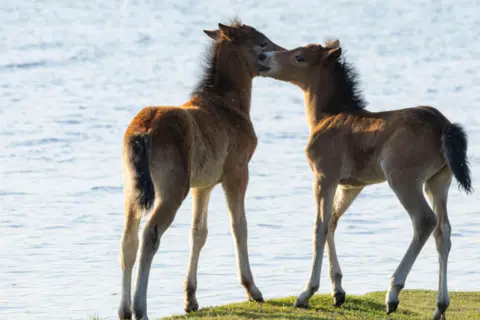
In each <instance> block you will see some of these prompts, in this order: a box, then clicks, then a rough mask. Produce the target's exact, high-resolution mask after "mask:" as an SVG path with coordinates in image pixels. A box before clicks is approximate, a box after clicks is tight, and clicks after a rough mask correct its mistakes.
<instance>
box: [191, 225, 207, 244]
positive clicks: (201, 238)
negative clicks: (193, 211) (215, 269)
mask: <svg viewBox="0 0 480 320" xmlns="http://www.w3.org/2000/svg"><path fill="white" fill-rule="evenodd" d="M207 236H208V229H207V228H206V227H193V228H192V237H193V240H194V244H195V245H197V246H200V247H203V246H204V245H205V242H207Z"/></svg>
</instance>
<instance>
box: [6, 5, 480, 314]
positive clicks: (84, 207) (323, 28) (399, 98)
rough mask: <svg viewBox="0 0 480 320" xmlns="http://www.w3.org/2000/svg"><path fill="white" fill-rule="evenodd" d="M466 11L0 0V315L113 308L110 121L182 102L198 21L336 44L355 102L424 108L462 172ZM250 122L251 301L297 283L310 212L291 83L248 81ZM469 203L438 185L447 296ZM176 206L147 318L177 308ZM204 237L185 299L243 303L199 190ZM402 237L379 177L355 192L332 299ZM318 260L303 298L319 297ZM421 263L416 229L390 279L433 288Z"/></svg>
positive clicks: (115, 139)
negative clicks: (451, 141)
mask: <svg viewBox="0 0 480 320" xmlns="http://www.w3.org/2000/svg"><path fill="white" fill-rule="evenodd" d="M477 12H478V2H476V1H472V0H466V1H453V0H447V1H441V2H440V1H427V2H420V1H403V2H394V1H391V2H388V3H386V2H384V1H369V2H368V3H365V2H363V1H353V0H352V1H322V2H318V1H311V2H310V3H303V4H299V3H297V2H295V1H289V2H283V3H280V2H278V1H273V0H270V1H261V2H259V1H253V0H242V1H233V0H232V1H223V2H220V1H218V3H215V4H214V3H212V2H208V3H206V4H199V3H197V2H196V1H171V2H168V3H167V2H165V1H162V2H159V1H158V2H157V1H140V0H139V1H124V2H121V1H98V0H96V1H88V2H77V3H74V2H72V1H66V0H64V1H53V0H46V1H24V2H14V1H3V2H2V4H1V6H0V21H2V23H1V27H0V150H2V151H1V152H0V161H1V162H0V163H1V166H0V209H1V210H0V261H1V263H0V317H1V316H4V317H7V318H11V317H12V316H14V317H15V319H31V318H36V319H70V318H72V319H80V318H84V317H87V316H88V315H94V314H98V315H100V316H102V317H106V318H109V319H113V318H115V315H116V308H117V305H118V303H119V300H120V297H119V292H120V266H119V263H118V252H119V239H120V235H121V230H122V227H123V212H122V209H123V205H122V201H123V200H122V199H123V198H122V177H121V157H120V156H121V141H122V135H123V131H124V130H125V128H126V126H127V125H128V123H129V121H130V120H131V119H132V117H133V116H134V115H135V114H136V113H137V112H138V111H139V110H140V109H141V108H142V107H143V106H147V105H153V104H156V105H159V104H160V105H162V104H163V105H175V104H181V103H183V102H184V101H186V100H187V99H188V95H189V92H190V90H191V89H192V88H193V87H194V85H195V83H196V81H197V80H198V78H199V75H200V71H201V69H200V68H199V62H200V61H201V58H202V57H203V52H204V49H205V47H206V45H208V43H209V41H210V40H209V39H208V38H207V37H206V36H205V35H204V34H203V33H202V31H201V30H202V29H212V28H215V27H216V24H217V23H218V22H225V21H228V20H229V19H230V18H232V17H233V16H234V15H238V16H240V17H241V18H242V19H243V21H244V22H245V23H248V24H252V25H254V26H255V27H257V28H258V29H260V30H261V31H263V32H265V33H266V34H267V35H268V36H269V37H270V38H271V39H272V40H274V41H276V42H278V43H279V44H281V45H283V46H285V47H288V48H293V47H296V46H299V45H303V44H306V43H309V42H323V41H324V40H325V39H326V38H333V37H334V38H339V39H340V40H341V43H342V46H343V47H344V49H345V51H346V55H347V57H348V60H350V61H351V62H353V63H355V64H356V66H357V69H358V71H359V72H360V74H361V80H362V86H363V88H364V91H365V95H366V98H367V100H368V102H369V103H370V104H369V109H370V110H373V111H379V110H387V109H394V108H403V107H410V106H415V105H420V104H429V105H433V106H436V107H437V108H439V109H440V110H441V111H442V112H443V113H444V114H445V115H446V116H447V117H449V118H450V119H451V120H453V121H458V122H461V123H463V124H464V125H465V126H466V129H467V132H468V135H469V137H470V144H469V158H470V161H471V163H472V170H473V177H474V178H475V177H478V176H479V173H480V169H479V168H480V167H479V166H478V164H479V163H480V111H478V110H479V106H480V90H479V89H478V88H479V86H480V46H478V43H479V41H480V31H479V30H480V16H479V15H478V14H477ZM252 118H253V122H254V124H255V127H256V130H257V133H258V136H259V140H260V141H259V146H258V148H257V152H256V153H255V155H254V157H253V160H252V162H251V178H250V185H249V189H248V193H247V200H246V207H247V214H248V223H249V235H250V236H249V246H250V256H251V262H252V269H253V272H254V276H255V279H256V282H257V284H258V286H259V288H260V289H261V290H262V291H263V293H264V296H265V298H273V297H281V296H286V295H297V294H298V293H300V291H301V289H302V288H303V286H304V284H305V282H306V280H307V277H308V274H309V271H310V259H311V251H312V246H311V234H312V222H313V218H314V201H313V197H312V192H311V181H312V174H311V172H310V169H309V167H308V165H307V162H306V159H305V156H304V152H303V150H304V147H305V144H306V142H307V137H308V132H307V127H306V121H305V115H304V109H303V97H302V94H301V92H300V90H299V89H297V88H295V87H293V86H290V85H288V84H286V83H280V82H277V81H275V80H272V79H256V80H255V81H254V91H253V101H252ZM475 180H476V179H475ZM475 180H474V184H475V182H476V181H475ZM477 189H478V187H477ZM479 206H480V198H479V196H478V194H473V195H472V196H466V195H465V194H464V193H460V192H459V191H458V190H457V188H456V185H453V186H452V188H451V196H450V200H449V211H450V217H451V223H452V228H453V235H452V242H453V245H452V252H451V254H450V264H449V285H450V289H451V290H479V289H480V288H479V284H478V279H479V278H480V272H479V271H478V263H479V262H480V252H479V249H478V248H479V245H480V240H479V239H480V237H479V236H480V222H479V221H480V220H479V217H480V215H479V214H480V213H479V212H478V207H479ZM190 210H191V201H190V198H188V199H187V201H186V202H185V204H184V205H183V206H182V208H181V209H180V211H179V212H178V215H177V218H176V220H175V222H174V225H173V227H172V228H171V229H169V230H168V232H167V233H166V234H165V236H164V238H163V240H162V244H161V248H160V250H159V253H158V254H157V256H156V257H155V260H154V265H153V269H152V273H151V279H150V285H149V311H150V315H151V316H152V317H160V316H165V315H169V314H174V313H182V307H183V290H182V283H183V279H184V274H185V272H186V266H187V260H188V232H189V225H190V218H191V213H190ZM209 231H210V233H209V238H208V241H207V244H206V246H205V248H204V249H203V251H202V254H201V259H200V267H199V279H198V281H199V289H198V295H197V296H198V300H199V302H200V305H201V306H208V305H217V304H223V303H228V302H234V301H243V300H244V299H245V295H244V292H243V289H242V288H241V286H240V285H239V284H238V280H237V275H236V267H235V256H234V246H233V241H232V239H231V235H230V232H229V222H228V214H227V209H226V205H225V200H224V197H223V194H222V192H221V188H217V189H215V191H214V193H213V195H212V199H211V202H210V219H209ZM411 235H412V229H411V223H410V220H409V218H408V215H407V214H406V213H405V212H404V210H403V209H402V208H401V206H400V204H399V203H398V200H397V199H396V198H395V197H394V196H393V193H392V192H391V191H390V190H389V188H388V187H387V185H386V184H382V185H376V186H372V187H369V188H367V189H366V190H365V191H364V192H363V193H362V194H361V195H360V197H359V198H358V200H357V201H356V202H355V203H354V205H353V206H352V207H351V209H350V210H349V211H348V212H347V214H346V215H345V217H344V218H342V220H341V222H340V224H339V227H338V231H337V249H338V254H339V258H340V263H341V266H342V270H343V273H344V287H345V289H346V290H347V293H351V294H353V293H364V292H367V291H372V290H385V289H386V288H387V285H388V281H389V278H390V275H391V274H392V272H393V271H394V270H395V268H396V267H397V265H398V263H399V262H400V259H401V257H402V256H403V254H404V252H405V250H406V248H407V246H408V244H409V242H410V239H411ZM325 270H326V267H324V269H323V273H322V278H321V288H320V292H328V291H329V281H328V278H327V272H326V271H325ZM437 272H438V263H437V253H436V250H435V246H434V241H433V239H430V240H429V242H428V243H427V245H426V247H425V248H424V250H423V251H422V253H421V254H420V257H419V258H418V260H417V262H416V263H415V265H414V267H413V269H412V271H411V273H410V276H409V278H408V280H407V288H425V289H436V287H437V277H438V276H437ZM433 304H434V302H433V301H432V308H433ZM432 310H433V309H432Z"/></svg>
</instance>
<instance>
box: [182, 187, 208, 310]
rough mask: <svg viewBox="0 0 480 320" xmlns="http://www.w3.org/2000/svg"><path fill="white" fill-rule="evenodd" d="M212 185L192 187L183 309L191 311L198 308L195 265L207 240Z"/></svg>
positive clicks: (196, 265)
mask: <svg viewBox="0 0 480 320" xmlns="http://www.w3.org/2000/svg"><path fill="white" fill-rule="evenodd" d="M212 189H213V187H207V188H202V189H194V190H193V191H192V196H193V218H192V229H191V231H190V263H189V264H188V271H187V276H186V279H185V284H184V290H185V307H184V309H185V311H186V312H191V311H196V310H198V302H197V298H196V296H195V293H196V291H197V267H198V259H199V257H200V250H202V248H203V246H204V245H205V242H206V240H207V235H208V228H207V215H208V201H209V200H210V193H211V192H212Z"/></svg>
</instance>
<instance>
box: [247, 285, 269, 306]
mask: <svg viewBox="0 0 480 320" xmlns="http://www.w3.org/2000/svg"><path fill="white" fill-rule="evenodd" d="M247 295H248V301H251V302H260V303H262V302H265V300H263V295H262V293H261V292H260V290H259V289H258V288H257V287H256V286H254V285H253V286H251V287H250V289H249V290H247Z"/></svg>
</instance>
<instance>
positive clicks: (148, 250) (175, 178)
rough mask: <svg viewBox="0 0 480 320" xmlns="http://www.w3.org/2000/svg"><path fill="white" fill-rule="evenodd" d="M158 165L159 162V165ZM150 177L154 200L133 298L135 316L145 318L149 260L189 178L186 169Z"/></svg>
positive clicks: (155, 250) (171, 219)
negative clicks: (152, 184) (154, 195)
mask: <svg viewBox="0 0 480 320" xmlns="http://www.w3.org/2000/svg"><path fill="white" fill-rule="evenodd" d="M158 167H160V164H158ZM166 167H167V166H166V165H165V168H164V169H163V170H165V171H164V172H162V173H161V174H157V175H155V174H154V175H152V176H153V181H154V185H155V194H156V199H155V203H154V208H153V211H152V214H151V216H150V219H149V220H148V221H147V222H146V223H145V227H144V229H143V234H142V241H141V246H140V257H139V266H138V274H137V282H136V287H135V295H134V298H133V312H134V314H135V318H136V319H144V320H147V319H148V316H147V286H148V278H149V274H150V268H151V265H152V260H153V257H154V255H155V253H156V252H157V250H158V248H159V246H160V239H161V237H162V235H163V234H164V233H165V231H166V230H167V229H168V228H169V227H170V225H171V224H172V222H173V220H174V218H175V215H176V213H177V210H178V208H179V207H180V205H181V204H182V202H183V200H184V199H185V197H186V196H187V194H188V191H189V186H190V180H189V176H188V173H187V170H185V169H184V168H176V169H173V168H172V169H170V170H167V169H166Z"/></svg>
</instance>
